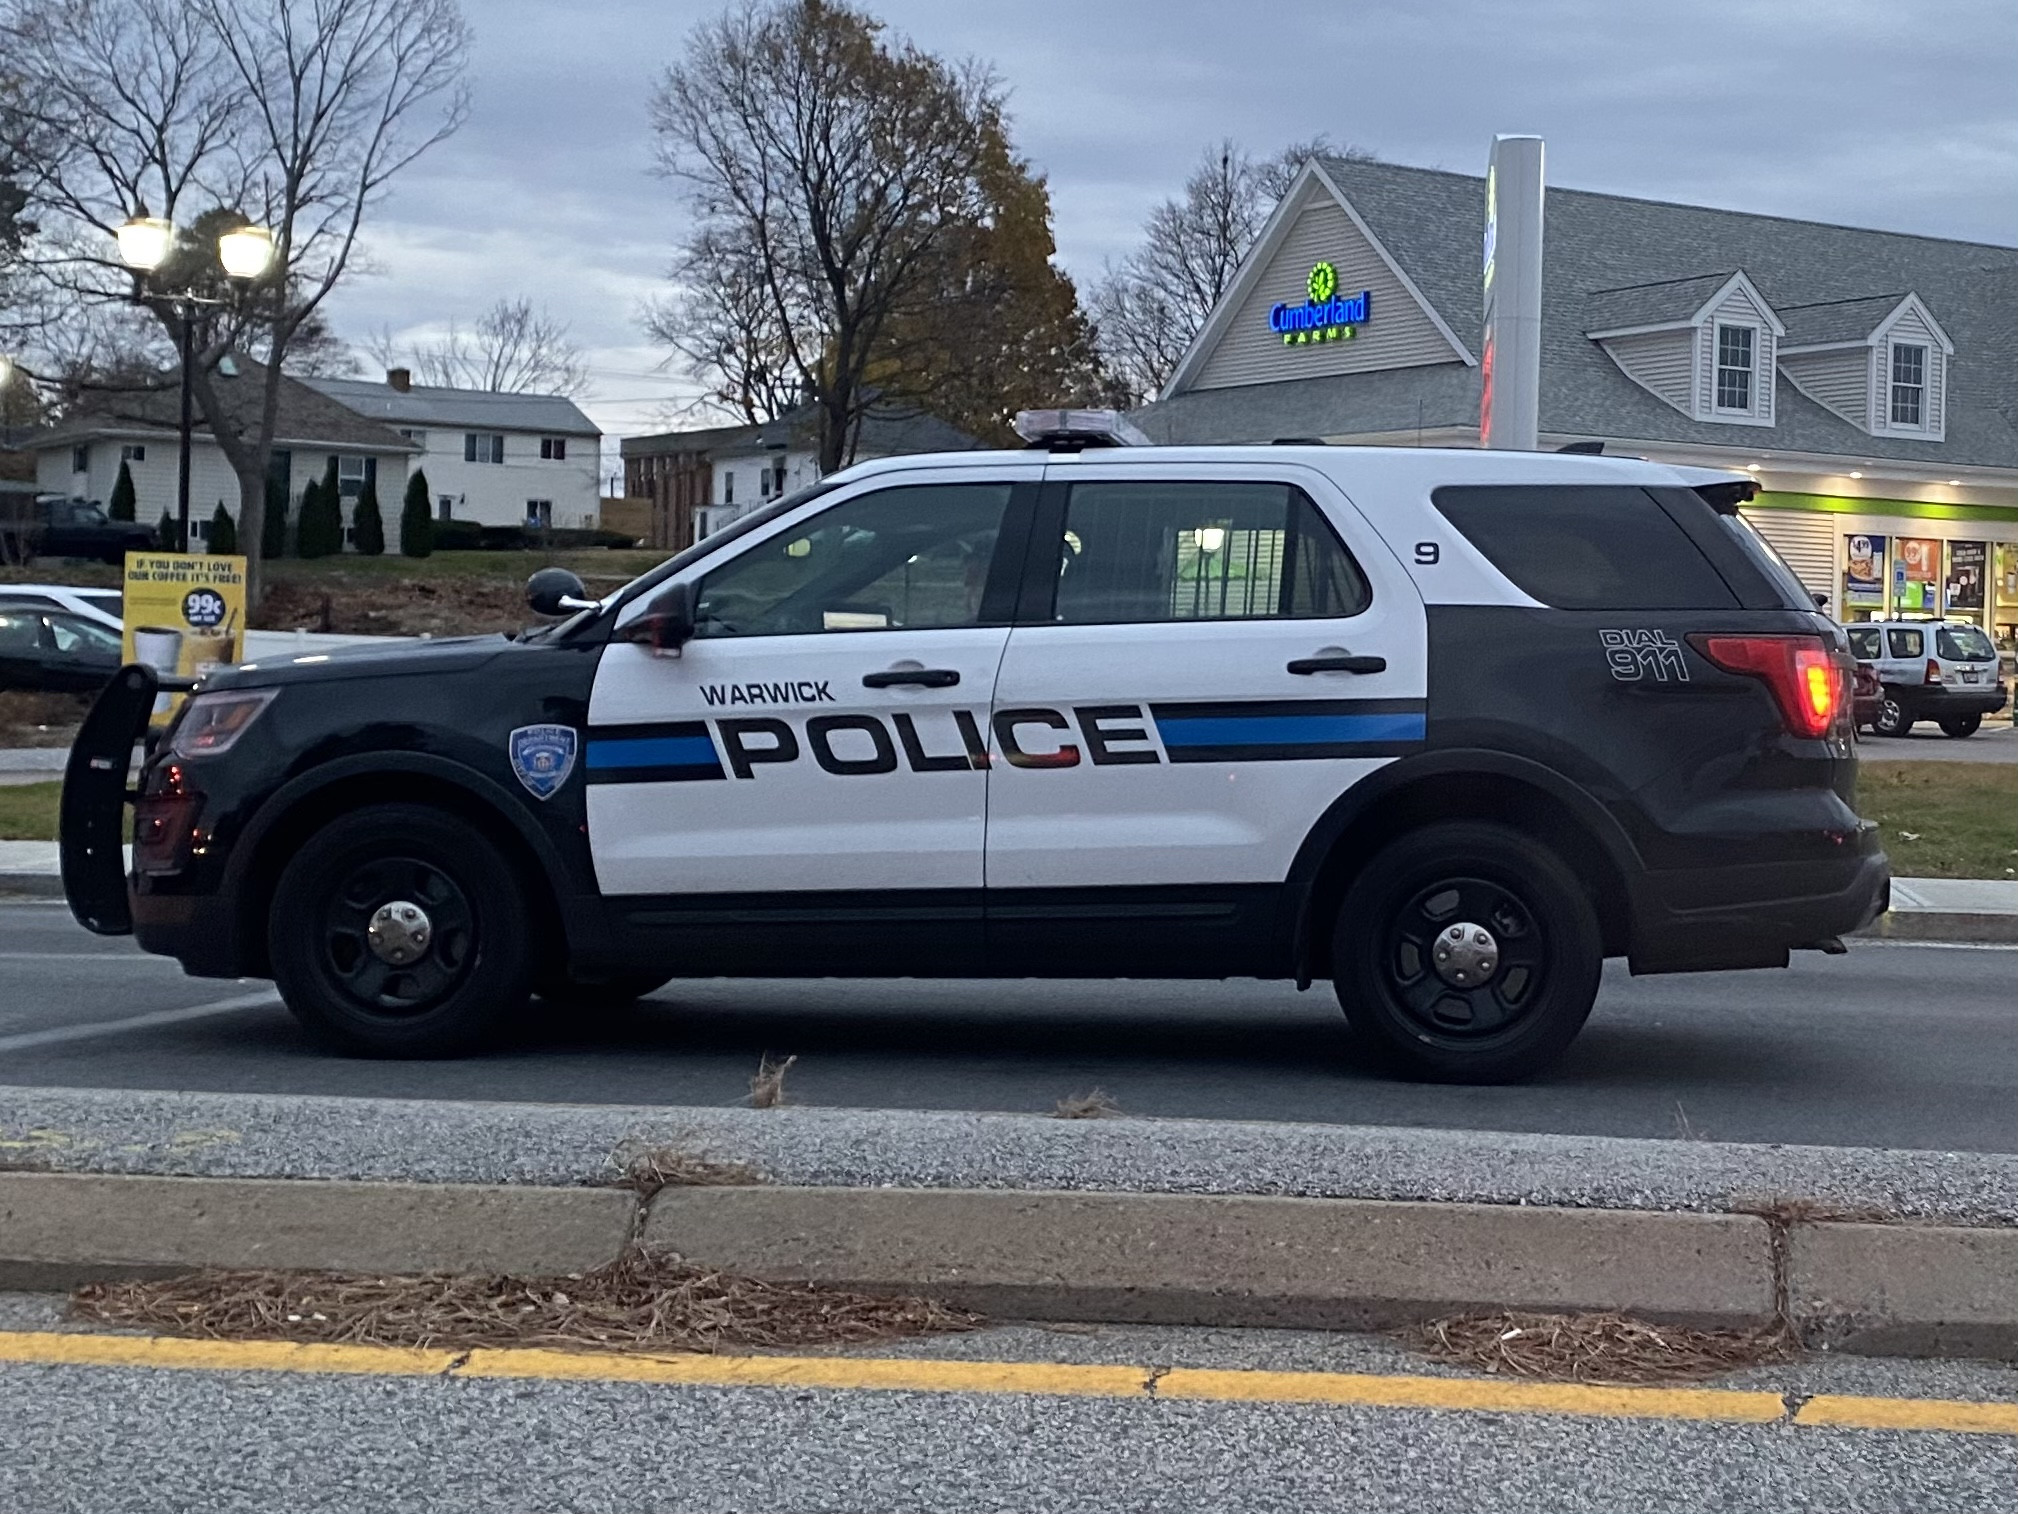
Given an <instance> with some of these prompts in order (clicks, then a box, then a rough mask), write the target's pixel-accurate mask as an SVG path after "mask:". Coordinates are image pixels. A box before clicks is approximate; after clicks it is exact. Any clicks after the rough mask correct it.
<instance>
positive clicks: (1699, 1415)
mask: <svg viewBox="0 0 2018 1514" xmlns="http://www.w3.org/2000/svg"><path fill="white" fill-rule="evenodd" d="M0 1363H20V1364H33V1365H44V1366H75V1367H149V1368H158V1369H169V1370H184V1371H206V1372H302V1373H352V1374H365V1375H373V1376H388V1377H425V1376H455V1377H483V1378H520V1379H543V1380H547V1381H589V1382H627V1383H658V1384H665V1385H671V1386H681V1387H709V1388H828V1389H855V1390H882V1391H901V1392H911V1393H1031V1394H1041V1395H1047V1396H1070V1397H1081V1398H1086V1397H1092V1398H1118V1399H1125V1398H1144V1399H1146V1398H1149V1397H1151V1396H1154V1397H1156V1398H1167V1399H1181V1400H1186V1401H1189V1402H1193V1403H1200V1402H1204V1403H1249V1404H1262V1403H1269V1404H1340V1405H1358V1406H1362V1407H1370V1408H1392V1409H1433V1410H1447V1411H1471V1412H1474V1413H1498V1414H1554V1415H1569V1416H1576V1417H1595V1418H1606V1419H1658V1420H1704V1421H1715V1422H1723V1423H1731V1424H1772V1423H1775V1422H1777V1421H1781V1420H1783V1419H1784V1418H1785V1416H1786V1401H1785V1400H1784V1399H1783V1398H1782V1397H1781V1396H1780V1395H1779V1394H1777V1393H1763V1392H1758V1391H1755V1390H1746V1389H1735V1388H1600V1387H1587V1386H1583V1385H1579V1384H1575V1383H1535V1382H1510V1381H1501V1380H1499V1379H1495V1378H1474V1377H1415V1376H1408V1375H1405V1374H1386V1373H1370V1372H1260V1371H1251V1370H1245V1369H1235V1370H1207V1369H1199V1368H1190V1367H1179V1368H1174V1369H1172V1370H1169V1371H1165V1372H1162V1373H1160V1374H1159V1373H1158V1372H1157V1371H1156V1369H1154V1368H1151V1367H1147V1366H1133V1365H1122V1366H1101V1365H1076V1364H1072V1363H1067V1362H999V1361H948V1360H940V1359H932V1358H927V1359H905V1358H893V1357H859V1356H702V1355H692V1356H686V1355H678V1356H674V1355H668V1356H647V1355H642V1354H628V1355H618V1354H615V1353H602V1352H592V1351H556V1350H549V1349H543V1348H528V1349H514V1350H477V1351H471V1352H468V1353H462V1352H457V1351H449V1350H443V1349H433V1350H414V1349H409V1348H404V1347H397V1346H330V1345H316V1344H307V1343H300V1344H297V1343H294V1342H290V1341H213V1340H182V1339H179V1338H176V1337H172V1336H152V1335H94V1334H86V1333H71V1332H58V1331H12V1332H8V1331H0ZM1792 1423H1793V1424H1795V1425H1798V1426H1830V1427H1835V1428H1842V1429H1859V1430H1915V1431H1927V1430H1941V1431H1950V1432H1955V1433H1960V1434H1987V1435H2012V1436H2018V1404H2012V1403H1982V1402H1974V1401H1969V1400H1963V1399H1912V1398H1865V1397H1857V1396H1852V1395H1847V1394H1820V1395H1817V1396H1816V1397H1814V1398H1811V1399H1809V1400H1808V1401H1807V1402H1806V1403H1805V1404H1803V1405H1802V1407H1801V1409H1800V1412H1799V1413H1798V1414H1796V1415H1795V1416H1794V1418H1793V1421H1792Z"/></svg>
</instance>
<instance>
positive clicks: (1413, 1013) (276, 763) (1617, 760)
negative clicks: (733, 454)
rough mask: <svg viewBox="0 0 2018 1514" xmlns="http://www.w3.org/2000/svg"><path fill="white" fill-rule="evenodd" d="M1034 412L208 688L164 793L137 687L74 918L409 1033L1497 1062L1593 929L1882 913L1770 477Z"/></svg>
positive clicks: (385, 1051) (1590, 971) (1580, 956)
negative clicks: (1752, 513) (397, 639)
mask: <svg viewBox="0 0 2018 1514" xmlns="http://www.w3.org/2000/svg"><path fill="white" fill-rule="evenodd" d="M1026 422H1028V425H1027V431H1026V434H1033V435H1034V441H1035V445H1033V446H1032V447H1031V449H1030V450H1027V451H1022V452H971V453H959V454H952V455H943V456H921V457H903V458H888V459H882V460H879V461H876V462H871V463H865V464H862V465H860V466H857V467H853V468H849V469H847V470H846V471H845V472H841V473H837V474H835V475H833V476H832V477H830V478H828V479H826V480H824V481H823V482H821V483H820V484H818V485H817V486H815V487H814V488H811V489H808V490H806V491H804V492H802V493H799V494H796V495H793V496H790V497H787V498H784V499H781V500H778V501H776V502H775V503H772V504H770V505H768V506H766V507H764V508H761V509H759V510H757V511H756V512H755V513H753V514H750V515H747V516H745V517H743V518H742V519H740V520H737V521H736V522H735V523H734V524H733V525H731V526H729V527H728V528H727V529H725V530H722V531H720V532H718V533H716V534H715V535H712V536H709V537H707V538H705V539H703V540H702V541H700V542H698V543H696V544H695V545H694V546H692V547H690V548H688V549H687V550H685V551H683V552H681V553H679V554H678V555H676V556H674V557H673V558H671V559H670V560H669V561H667V562H666V563H665V564H663V565H662V566H660V567H659V568H657V569H655V570H654V571H652V572H650V573H647V574H646V575H645V576H644V577H642V578H640V579H638V580H637V581H635V582H634V583H632V584H630V585H629V586H627V587H626V588H624V589H623V590H621V591H620V592H618V593H616V594H613V595H611V596H610V597H609V598H607V599H604V600H600V601H594V602H591V601H588V600H587V599H586V598H585V597H584V596H583V591H582V589H581V586H580V584H579V582H578V581H577V580H575V579H574V577H573V576H572V575H571V574H568V573H566V572H564V571H560V570H553V569H550V570H547V571H546V572H543V573H540V574H537V575H535V577H534V579H533V581H532V583H531V585H530V586H529V594H528V597H529V599H530V601H531V603H532V605H533V607H534V608H535V609H536V610H539V611H541V612H542V613H545V614H549V615H554V614H565V618H564V619H560V620H559V621H558V622H557V623H556V624H553V625H551V626H548V627H545V628H542V629H540V630H537V631H534V632H531V633H530V634H525V635H521V636H518V637H515V638H507V637H502V636H488V637H471V638H468V639H463V640H455V641H434V642H428V643H418V644H410V645H404V646H400V647H398V648H395V649H386V650H370V651H358V652H340V653H335V654H331V655H329V656H327V657H313V658H299V659H296V660H294V661H292V662H282V663H267V662H261V663H259V664H257V665H247V666H242V667H238V668H232V669H225V670H222V671H219V672H217V673H215V674H214V675H212V676H208V677H206V678H204V679H203V680H202V682H201V683H200V684H198V685H197V687H196V691H195V693H194V696H193V697H192V698H190V699H189V700H188V701H187V703H186V704H185V706H184V707H183V709H182V711H181V714H180V717H179V718H178V719H177V721H176V722H175V724H174V726H173V728H172V729H171V730H170V731H169V732H168V733H167V735H166V736H165V738H164V739H163V740H161V741H160V742H159V743H158V746H157V749H156V750H155V751H154V752H153V754H152V756H151V757H150V758H149V760H148V761H147V763H146V765H145V767H144V769H143V770H142V776H141V780H140V784H139V788H138V791H137V792H136V793H134V794H131V795H129V794H127V793H126V791H125V787H126V768H127V754H128V752H129V750H130V749H131V746H132V743H133V741H134V739H135V735H136V733H137V732H138V731H139V730H140V729H141V727H142V725H143V723H144V722H145V720H146V718H147V711H148V709H149V706H150V704H151V703H152V701H153V700H154V698H155V694H156V688H157V680H156V677H155V675H154V674H153V673H152V672H150V671H149V670H148V669H146V668H144V667H138V666H132V667H127V668H125V669H123V670H122V671H121V672H120V674H119V675H118V677H117V678H116V679H115V680H114V682H113V684H112V685H111V686H110V688H109V689H108V690H107V692H106V693H105V694H104V695H103V697H102V698H101V699H100V700H99V702H98V704H97V706H96V707H95V708H94V710H93V712H92V714H91V716H90V717H89V719H88V721H87V723H86V725H85V728H84V731H83V733H82V735H81V736H80V738H79V740H78V743H77V746H76V749H75V752H74V754H73V756H72V759H71V764H70V771H69V776H68V781H67V783H66V786H65V789H64V794H63V806H64V808H63V865H64V881H65V886H66V889H67V891H68V894H69V898H70V903H71V906H72V908H73V910H74V911H75V912H76V914H77V916H78V918H79V919H80V920H82V921H83V922H84V923H85V924H86V925H88V926H89V927H91V928H92V929H93V930H97V931H103V932H107V933H119V932H125V931H129V930H130V931H132V932H133V933H134V934H135V935H136V936H137V937H138V938H139V941H140V944H141V945H142V946H144V947H146V948H147V949H148V950H150V951H154V952H161V953H165V954H167V955H169V956H173V957H176V958H178V959H179V960H180V961H181V962H182V964H183V966H184V968H185V969H186V970H187V971H189V972H191V973H195V974H200V975H212V976H239V975H254V976H261V975H268V976H271V977H273V978H275V979H276V980H278V983H279V987H280V990H281V993H282V994H283V996H284V997H285V998H286V1001H287V1003H288V1006H289V1007H290V1008H291V1009H292V1010H293V1011H294V1013H295V1014H296V1015H297V1016H299V1017H300V1019H301V1020H302V1021H303V1023H304V1024H306V1025H307V1026H308V1027H310V1028H311V1029H312V1030H314V1031H315V1032H317V1033H318V1034H319V1035H321V1036H322V1037H324V1038H326V1039H327V1040H328V1041H330V1042H332V1043H334V1044H335V1045H337V1046H339V1047H343V1048H346V1049H349V1050H353V1051H359V1052H366V1053H376V1054H382V1055H433V1054H442V1053H449V1052H455V1051H459V1050H462V1049H465V1048H469V1047H472V1046H474V1045H476V1044H478V1043H479V1042H481V1041H482V1040H483V1039H484V1038H485V1037H486V1036H487V1035H488V1034H490V1033H491V1032H492V1031H493V1030H494V1029H495V1028H497V1027H498V1026H499V1025H500V1024H501V1023H502V1022H504V1021H506V1020H507V1019H508V1018H510V1017H511V1016H513V1015H514V1014H515V1013H517V1012H519V1011H520V1010H522V1009H523V1007H524V1006H525V1005H526V1002H527V1000H528V997H529V996H531V995H538V996H539V997H540V998H541V999H543V1000H545V1001H546V1002H547V1003H548V1004H549V1005H550V1006H553V1007H556V1008H560V1007H570V1006H572V1007H580V1006H585V1005H589V1004H594V1003H599V1002H600V1003H607V1002H610V1001H627V1000H629V999H631V998H633V997H635V996H637V995H638V994H641V993H643V992H646V991H647V990H649V989H651V988H653V987H654V986H656V985H658V984H660V983H663V982H665V981H666V980H667V979H669V978H673V977H680V976H714V975H763V976H778V975H799V976H845V975H878V976H882V975H890V976H916V977H936V976H945V977H1063V978H1083V977H1099V976H1126V977H1140V978H1223V977H1260V978H1282V979H1293V980H1295V981H1296V982H1298V983H1299V984H1308V983H1309V982H1311V981H1312V980H1315V979H1321V978H1329V979H1330V980H1331V981H1332V982H1333V984H1334V985H1335V986H1336V988H1337V992H1338V996H1339V999H1340V1001H1341V1002H1342V1003H1343V1005H1344V1008H1345V1013H1346V1015H1347V1016H1348V1017H1349V1018H1350V1020H1351V1023H1352V1026H1353V1028H1354V1030H1355V1031H1356V1032H1357V1033H1358V1035H1359V1037H1360V1038H1361V1039H1362V1040H1363V1041H1364V1042H1365V1043H1367V1044H1368V1045H1370V1046H1372V1047H1374V1048H1377V1049H1378V1050H1379V1051H1380V1052H1381V1053H1382V1054H1384V1055H1385V1056H1386V1057H1387V1058H1388V1059H1389V1060H1390V1061H1391V1062H1392V1063H1394V1064H1397V1065H1398V1066H1399V1067H1400V1068H1401V1069H1403V1070H1406V1071H1408V1072H1411V1073H1414V1074H1416V1075H1420V1076H1428V1077H1435V1078H1448V1079H1459V1080H1469V1081H1482V1082H1483V1081H1494V1080H1501V1079H1507V1078H1514V1077H1519V1076H1522V1075H1524V1074H1528V1073H1532V1072H1534V1071H1535V1070H1536V1069H1538V1068H1541V1067H1543V1066H1545V1065H1547V1064H1548V1063H1549V1062H1550V1060H1551V1059H1553V1058H1554V1057H1556V1056H1557V1055H1558V1054H1559V1053H1560V1052H1561V1051H1562V1050H1563V1048H1564V1047H1565V1046H1567V1045H1568V1043H1569V1042H1570V1040H1571V1039H1572V1038H1573V1037H1574V1036H1575V1035H1576V1033H1577V1031H1578V1029H1579V1027H1580V1026H1581V1025H1582V1024H1583V1022H1584V1018H1585V1016H1586V1015H1587V1014H1588V1013H1589V1012H1590V1008H1591V1003H1592V999H1593V997H1594V996H1595V994H1596V992H1597V988H1598V981H1599V969H1600V965H1601V964H1602V963H1603V961H1604V959H1605V958H1606V957H1608V956H1623V957H1625V958H1626V959H1627V960H1628V961H1629V962H1630V964H1631V966H1632V968H1633V970H1634V971H1636V972H1681V971H1690V970H1696V969H1706V968H1738V967H1772V966H1784V965H1785V964H1786V962H1787V959H1788V952H1789V951H1790V950H1794V949H1800V948H1818V949H1821V950H1825V951H1833V950H1840V949H1841V946H1840V943H1839V942H1838V940H1837V937H1838V936H1839V934H1840V933H1842V932H1845V931H1849V930H1852V929H1854V928H1855V927H1857V926H1860V925H1862V924H1864V923H1865V922H1867V921H1868V920H1870V919H1871V918H1872V917H1873V916H1874V915H1875V914H1876V913H1878V911H1879V910H1880V909H1881V908H1882V907H1883V906H1884V904H1885V902H1886V896H1887V891H1888V887H1889V882H1888V874H1887V869H1886V862H1885V858H1884V855H1883V853H1882V852H1881V851H1880V850H1879V847H1878V841H1877V837H1876V835H1875V832H1874V829H1873V827H1872V826H1871V825H1869V824H1867V823H1864V822H1862V821H1860V820H1859V819H1858V817H1857V815H1856V812H1855V811H1854V810H1853V809H1852V807H1851V799H1852V796H1853V785H1854V782H1855V775H1856V762H1855V758H1854V757H1853V755H1852V748H1851V746H1850V744H1849V736H1850V728H1849V724H1848V721H1849V712H1848V708H1847V705H1848V701H1847V699H1846V682H1847V679H1846V671H1847V669H1848V667H1849V663H1848V660H1847V657H1846V655H1845V653H1844V651H1843V646H1842V632H1841V630H1840V629H1839V628H1838V627H1836V626H1835V625H1834V624H1833V623H1832V622H1831V621H1829V620H1828V619H1826V618H1825V617H1824V616H1822V615H1820V614H1818V613H1817V612H1816V610H1815V607H1814V604H1813V602H1812V600H1811V598H1810V596H1809V595H1808V593H1807V592H1806V591H1804V590H1803V589H1802V587H1801V585H1800V583H1799V582H1798V581H1797V580H1796V579H1795V578H1794V577H1793V576H1792V574H1791V573H1789V572H1788V571H1787V569H1786V568H1785V566H1784V564H1782V563H1781V562H1780V561H1779V559H1778V558H1776V557H1775V556H1773V554H1772V553H1771V552H1770V551H1769V550H1768V549H1767V548H1766V547H1765V545H1764V544H1763V543H1762V542H1761V541H1760V540H1759V539H1758V538H1757V537H1756V536H1755V535H1754V534H1753V533H1752V531H1751V530H1750V528H1749V527H1748V526H1747V525H1746V524H1745V522H1744V521H1743V520H1742V519H1741V518H1740V517H1739V515H1738V514H1737V509H1736V507H1737V505H1738V503H1739V502H1740V501H1741V500H1742V499H1744V498H1747V497H1749V495H1748V491H1749V489H1750V484H1749V483H1748V482H1747V481H1744V480H1741V479H1732V478H1730V477H1728V476H1726V475H1722V474H1711V473H1705V472H1700V471H1693V470H1688V469H1680V468H1674V467H1667V466H1663V465H1659V464H1655V463H1649V462H1643V461H1637V460H1630V459H1624V458H1608V457H1591V456H1561V455H1556V454H1533V453H1510V452H1483V451H1481V452H1464V451H1412V450H1405V449H1400V448H1394V449H1389V448H1371V449H1354V448H1344V447H1325V446H1320V445H1300V444H1292V445H1280V446H1273V447H1147V446H1117V445H1107V443H1109V442H1110V441H1112V440H1114V433H1115V430H1116V427H1115V425H1114V423H1113V421H1112V418H1106V419H1103V418H1102V417H1101V416H1100V415H1099V413H1097V412H1096V413H1092V414H1087V413H1079V412H1041V413H1038V414H1036V415H1033V416H1030V417H1026ZM127 802H131V803H132V804H133V805H134V809H135V815H134V841H133V860H132V867H131V875H130V876H126V875H125V869H124V868H123V866H122V863H121V858H120V850H119V841H120V822H121V818H122V806H123V805H124V804H125V803H127Z"/></svg>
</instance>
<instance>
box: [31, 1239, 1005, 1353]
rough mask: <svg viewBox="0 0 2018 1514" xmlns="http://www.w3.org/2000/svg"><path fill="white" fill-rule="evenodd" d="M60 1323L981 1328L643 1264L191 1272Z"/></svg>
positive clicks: (99, 1286)
mask: <svg viewBox="0 0 2018 1514" xmlns="http://www.w3.org/2000/svg"><path fill="white" fill-rule="evenodd" d="M70 1312H71V1314H72V1316H73V1317H74V1318H77V1319H82V1320H90V1321H93V1322H96V1323H99V1324H107V1325H118V1326H123V1327H129V1328H139V1329H143V1330H149V1331H153V1332H156V1333H158V1334H164V1335H181V1336H195V1337H199V1338H203V1339H211V1340H291V1341H318V1342H328V1343H338V1344H346V1345H373V1346H415V1347H447V1348H454V1349H475V1348H478V1347H484V1346H497V1347H511V1346H547V1347H558V1348H563V1349H581V1348H584V1347H586V1348H589V1349H592V1350H601V1351H700V1352H712V1351H720V1350H723V1349H746V1348H800V1347H807V1346H845V1345H854V1344H858V1343H860V1342H864V1341H879V1340H889V1339H892V1338H894V1337H899V1336H911V1335H933V1334H942V1333H947V1332H955V1331H965V1330H972V1329H975V1328H977V1327H978V1326H979V1324H980V1323H981V1320H980V1318H979V1316H977V1315H973V1314H968V1313H964V1312H962V1311H960V1310H957V1309H948V1308H946V1307H945V1306H943V1305H941V1304H936V1303H933V1302H932V1301H931V1300H929V1299H919V1298H901V1297H898V1298H879V1297H875V1296H872V1295H868V1294H860V1293H846V1292H842V1291H840V1290H838V1289H829V1288H819V1287H814V1286H811V1285H808V1284H802V1283H765V1282H759V1281H757V1280H756V1279H754V1278H747V1277H737V1276H734V1275H732V1274H728V1273H722V1272H714V1271H711V1270H709V1269H707V1268H704V1267H694V1266H689V1265H687V1264H686V1263H684V1262H682V1261H680V1260H679V1258H677V1257H674V1256H671V1255H667V1254H657V1255H654V1254H652V1253H639V1254H637V1255H634V1256H630V1257H626V1258H625V1259H624V1260H622V1261H620V1262H617V1263H615V1264H613V1265H612V1266H609V1267H604V1268H600V1269H598V1270H597V1271H595V1272H590V1273H585V1274H583V1275H582V1276H580V1277H565V1278H517V1277H458V1276H446V1275H431V1276H420V1277H369V1276H360V1275H356V1274H347V1273H330V1272H324V1273H317V1272H265V1271H259V1272H195V1273H189V1274H186V1275H184V1276H182V1277H173V1278H166V1279H161V1280H158V1281H149V1282H121V1283H94V1284H91V1285H89V1286H87V1287H83V1288H80V1289H78V1290H77V1292H76V1293H75V1294H74V1295H72V1297H71V1305H70Z"/></svg>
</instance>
